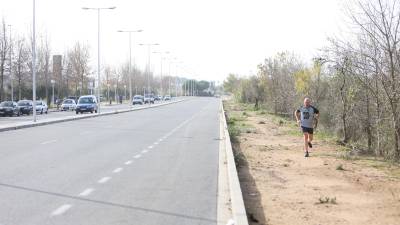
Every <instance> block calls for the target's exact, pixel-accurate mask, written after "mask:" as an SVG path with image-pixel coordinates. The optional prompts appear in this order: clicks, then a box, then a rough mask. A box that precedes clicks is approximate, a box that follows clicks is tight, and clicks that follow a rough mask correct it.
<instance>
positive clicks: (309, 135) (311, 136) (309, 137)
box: [308, 134, 313, 142]
mask: <svg viewBox="0 0 400 225" xmlns="http://www.w3.org/2000/svg"><path fill="white" fill-rule="evenodd" d="M312 140H313V135H312V134H308V142H312Z"/></svg>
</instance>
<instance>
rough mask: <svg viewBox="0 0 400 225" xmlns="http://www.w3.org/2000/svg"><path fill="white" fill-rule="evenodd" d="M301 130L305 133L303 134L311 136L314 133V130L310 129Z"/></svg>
mask: <svg viewBox="0 0 400 225" xmlns="http://www.w3.org/2000/svg"><path fill="white" fill-rule="evenodd" d="M301 130H302V131H303V133H309V134H313V133H314V129H313V128H309V127H301Z"/></svg>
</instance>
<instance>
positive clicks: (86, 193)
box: [79, 188, 94, 196]
mask: <svg viewBox="0 0 400 225" xmlns="http://www.w3.org/2000/svg"><path fill="white" fill-rule="evenodd" d="M93 191H94V189H93V188H88V189H86V190H84V191H82V192H81V193H80V194H79V196H88V195H90V194H91V193H92V192H93Z"/></svg>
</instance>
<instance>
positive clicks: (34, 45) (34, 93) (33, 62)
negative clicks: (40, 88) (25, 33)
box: [32, 0, 36, 122]
mask: <svg viewBox="0 0 400 225" xmlns="http://www.w3.org/2000/svg"><path fill="white" fill-rule="evenodd" d="M35 11H36V2H35V0H33V23H32V100H33V106H32V108H33V110H32V111H33V113H32V114H33V122H36V30H35V29H36V27H35V26H36V21H35V16H36V15H35Z"/></svg>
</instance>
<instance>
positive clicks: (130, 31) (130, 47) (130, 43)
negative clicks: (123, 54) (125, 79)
mask: <svg viewBox="0 0 400 225" xmlns="http://www.w3.org/2000/svg"><path fill="white" fill-rule="evenodd" d="M117 32H120V33H129V67H128V74H129V99H130V100H132V76H131V73H132V72H131V71H132V69H131V68H132V33H140V32H143V30H118V31H117ZM133 61H135V59H133ZM134 64H135V63H134ZM125 99H126V94H125Z"/></svg>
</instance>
